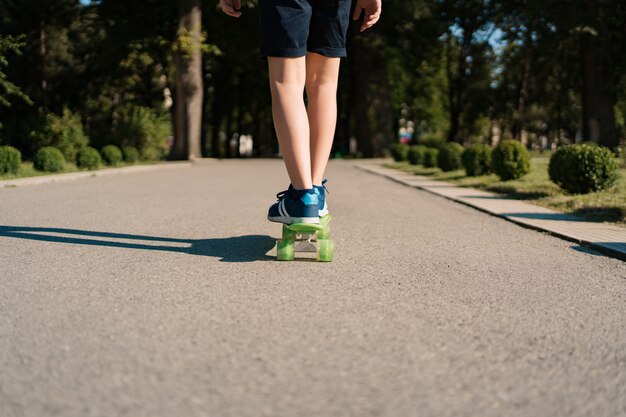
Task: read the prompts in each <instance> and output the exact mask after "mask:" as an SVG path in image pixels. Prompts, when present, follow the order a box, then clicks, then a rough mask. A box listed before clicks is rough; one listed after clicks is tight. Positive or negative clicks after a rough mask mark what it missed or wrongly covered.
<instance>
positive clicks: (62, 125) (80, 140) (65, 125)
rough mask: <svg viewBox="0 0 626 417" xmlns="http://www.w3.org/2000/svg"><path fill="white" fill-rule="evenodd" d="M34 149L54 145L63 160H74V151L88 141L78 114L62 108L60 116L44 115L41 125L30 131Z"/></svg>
mask: <svg viewBox="0 0 626 417" xmlns="http://www.w3.org/2000/svg"><path fill="white" fill-rule="evenodd" d="M31 137H32V140H33V145H34V146H35V149H38V148H41V147H46V146H54V147H56V148H58V149H59V150H60V151H61V153H62V154H63V156H64V157H65V160H67V161H71V162H74V161H76V153H77V152H78V150H79V149H81V148H84V147H85V146H87V144H88V143H89V139H88V138H87V135H85V132H84V130H83V125H82V123H81V121H80V116H79V115H77V114H74V113H72V112H71V111H69V110H68V109H64V110H63V114H62V115H61V116H57V115H56V114H54V113H48V114H46V115H45V117H44V120H43V125H42V126H41V127H40V128H39V129H38V130H37V131H35V132H31Z"/></svg>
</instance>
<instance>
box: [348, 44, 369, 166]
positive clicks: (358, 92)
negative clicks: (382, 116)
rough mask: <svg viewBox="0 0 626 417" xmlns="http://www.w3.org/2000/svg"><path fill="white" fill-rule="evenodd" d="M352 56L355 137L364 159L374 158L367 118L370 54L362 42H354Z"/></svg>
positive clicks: (351, 89)
mask: <svg viewBox="0 0 626 417" xmlns="http://www.w3.org/2000/svg"><path fill="white" fill-rule="evenodd" d="M352 54H353V56H354V61H353V65H354V67H355V68H354V73H353V76H352V77H350V79H351V81H352V85H351V88H350V91H351V93H352V108H353V109H354V112H353V115H354V117H355V118H356V120H355V136H356V140H357V143H358V148H359V150H360V151H361V153H362V154H363V156H364V157H366V158H371V157H373V156H374V146H373V143H372V132H371V129H370V117H369V90H370V81H371V76H370V75H371V73H370V71H369V70H364V69H363V68H367V69H371V65H372V62H370V59H369V58H370V57H371V52H370V51H368V50H367V49H366V47H365V46H364V45H363V43H362V42H354V44H353V51H352Z"/></svg>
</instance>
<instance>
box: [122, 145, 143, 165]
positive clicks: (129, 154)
mask: <svg viewBox="0 0 626 417" xmlns="http://www.w3.org/2000/svg"><path fill="white" fill-rule="evenodd" d="M122 153H123V154H124V161H125V162H128V163H129V164H134V163H135V162H137V161H139V151H138V150H137V148H134V147H132V146H124V147H123V148H122Z"/></svg>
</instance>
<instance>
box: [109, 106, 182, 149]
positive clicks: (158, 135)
mask: <svg viewBox="0 0 626 417" xmlns="http://www.w3.org/2000/svg"><path fill="white" fill-rule="evenodd" d="M112 134H113V138H114V140H113V141H112V142H113V143H115V144H118V145H121V146H132V147H134V148H135V149H137V150H138V151H139V158H140V159H143V160H146V161H159V160H162V159H165V157H166V156H167V155H168V153H169V151H170V144H169V143H168V138H169V137H171V136H172V134H173V133H172V122H171V120H170V116H169V114H168V113H165V114H162V113H160V112H158V111H156V110H153V109H150V108H147V107H140V106H129V107H127V108H125V109H124V110H122V112H121V113H120V121H119V124H118V125H117V126H116V127H115V129H114V130H113V133H112ZM106 137H107V142H109V143H110V136H109V135H108V133H107V135H106Z"/></svg>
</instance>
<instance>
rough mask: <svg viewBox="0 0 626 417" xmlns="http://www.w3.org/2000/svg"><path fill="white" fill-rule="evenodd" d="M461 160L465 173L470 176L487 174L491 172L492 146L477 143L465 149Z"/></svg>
mask: <svg viewBox="0 0 626 417" xmlns="http://www.w3.org/2000/svg"><path fill="white" fill-rule="evenodd" d="M461 161H462V163H463V167H464V168H465V173H466V174H467V175H468V176H470V177H475V176H478V175H486V174H489V173H490V172H491V147H490V146H489V145H485V144H484V143H476V144H474V145H472V146H470V147H469V148H467V149H465V150H464V151H463V154H462V155H461Z"/></svg>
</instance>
